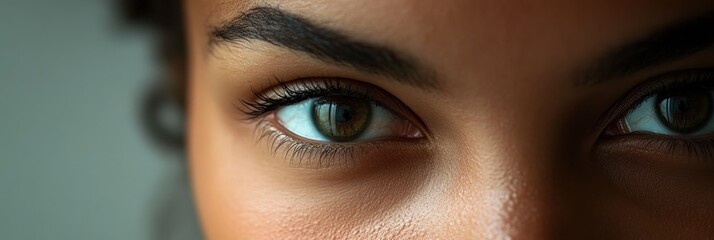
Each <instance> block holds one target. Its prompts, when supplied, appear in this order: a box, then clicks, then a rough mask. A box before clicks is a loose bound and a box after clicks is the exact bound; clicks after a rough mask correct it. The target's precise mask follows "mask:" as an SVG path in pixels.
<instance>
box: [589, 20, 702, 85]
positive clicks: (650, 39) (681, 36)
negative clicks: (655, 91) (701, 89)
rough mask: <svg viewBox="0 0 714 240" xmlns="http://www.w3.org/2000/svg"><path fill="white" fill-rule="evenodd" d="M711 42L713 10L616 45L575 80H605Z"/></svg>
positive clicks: (696, 49) (678, 57)
mask: <svg viewBox="0 0 714 240" xmlns="http://www.w3.org/2000/svg"><path fill="white" fill-rule="evenodd" d="M712 45H714V11H710V12H708V13H707V14H704V15H701V16H698V17H695V18H693V19H689V20H685V21H682V22H679V23H676V24H674V25H672V26H669V27H665V28H663V29H662V30H659V31H654V33H653V34H650V35H649V36H647V37H645V38H643V39H641V40H637V41H634V42H631V43H629V44H626V45H624V46H623V47H620V48H616V49H615V50H614V51H611V52H609V53H607V54H605V55H604V57H602V58H600V60H598V61H597V62H596V63H595V64H593V65H592V66H591V67H589V68H587V70H586V71H585V73H584V74H583V75H582V78H580V79H579V80H580V81H579V82H578V84H581V85H591V84H598V83H603V82H607V81H608V80H610V79H614V78H617V77H621V76H625V75H628V74H631V73H635V72H637V71H640V70H643V69H645V68H648V67H652V66H656V65H659V64H664V63H666V62H670V61H674V60H677V59H680V58H683V57H686V56H689V55H692V54H695V53H697V52H700V51H702V50H705V49H707V48H708V47H710V46H712Z"/></svg>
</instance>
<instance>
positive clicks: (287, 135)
mask: <svg viewBox="0 0 714 240" xmlns="http://www.w3.org/2000/svg"><path fill="white" fill-rule="evenodd" d="M276 82H277V86H275V87H273V88H270V89H268V90H265V91H256V90H254V91H253V92H254V95H255V96H254V98H252V99H244V100H241V103H242V104H241V106H238V108H239V110H241V111H242V112H243V113H245V114H246V115H247V116H248V120H251V121H255V122H257V124H256V135H257V138H258V141H264V142H267V143H268V145H269V146H270V148H271V151H272V152H273V153H274V154H275V153H278V152H281V153H282V154H283V157H284V158H285V159H287V160H288V161H289V162H290V163H291V165H297V166H303V167H310V168H323V167H331V166H340V165H345V164H347V165H355V164H357V163H356V161H357V160H356V159H357V158H359V157H360V156H357V154H356V153H359V155H368V154H369V152H368V151H372V152H374V151H379V149H388V148H389V147H390V146H393V145H395V144H396V145H398V144H402V145H404V144H413V143H415V141H417V140H420V139H423V138H424V137H425V135H424V132H425V131H424V127H423V124H421V122H420V121H419V120H418V118H416V115H414V114H413V113H412V112H411V111H410V110H409V109H408V108H407V107H406V106H405V105H404V104H403V103H401V102H400V101H399V100H397V99H396V98H395V97H393V96H392V95H391V94H389V93H387V92H386V91H384V90H382V89H380V88H378V87H376V86H372V85H369V84H366V83H358V82H356V81H353V80H348V79H337V78H315V79H312V78H306V79H298V80H293V81H289V82H283V81H280V80H278V81H276Z"/></svg>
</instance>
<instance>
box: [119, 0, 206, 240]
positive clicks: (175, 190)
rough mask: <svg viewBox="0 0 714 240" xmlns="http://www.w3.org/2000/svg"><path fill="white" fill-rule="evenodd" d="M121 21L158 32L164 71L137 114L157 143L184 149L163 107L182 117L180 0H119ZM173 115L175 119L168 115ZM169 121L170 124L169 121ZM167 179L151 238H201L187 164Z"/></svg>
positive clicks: (183, 63)
mask: <svg viewBox="0 0 714 240" xmlns="http://www.w3.org/2000/svg"><path fill="white" fill-rule="evenodd" d="M118 4H119V5H120V6H119V7H120V9H121V10H122V18H123V19H122V20H123V22H124V23H127V24H130V25H133V26H137V27H142V28H149V29H150V30H151V31H153V32H155V33H157V34H158V35H157V36H156V37H157V38H156V40H157V42H155V49H157V50H158V52H157V56H158V57H159V60H160V62H161V63H162V64H163V67H164V69H165V71H164V72H163V74H162V75H161V77H160V78H159V79H158V81H156V82H155V83H154V85H152V87H151V88H150V89H149V90H148V91H147V92H146V95H145V98H144V101H143V106H142V111H141V118H142V121H143V123H144V126H145V132H147V133H148V134H149V135H150V137H151V138H152V139H154V140H155V142H157V143H159V145H160V146H164V147H168V148H169V149H170V150H178V151H182V150H183V149H184V143H185V141H184V134H183V126H182V125H183V124H178V126H176V125H177V124H167V122H166V121H165V120H166V116H165V114H163V113H165V111H164V110H166V108H172V109H173V110H174V111H175V112H178V113H179V115H180V116H178V117H177V116H169V117H173V118H179V121H181V120H183V114H184V109H185V105H186V71H185V69H186V46H185V36H184V26H183V12H182V2H181V0H143V1H142V0H119V2H118ZM171 120H176V119H171ZM172 125H173V126H172ZM179 165H180V169H181V170H180V171H178V172H177V174H176V175H174V176H172V177H170V178H168V179H166V181H168V182H165V183H164V184H163V185H162V187H161V189H160V193H159V194H157V196H156V197H158V199H156V205H155V208H154V210H155V212H153V217H154V221H153V222H154V225H153V232H152V236H153V239H200V238H201V236H200V235H201V233H200V229H199V228H198V222H197V218H196V215H195V211H194V209H193V202H192V198H191V191H190V186H189V184H188V179H187V174H185V170H186V169H185V167H186V165H185V164H183V163H180V164H179Z"/></svg>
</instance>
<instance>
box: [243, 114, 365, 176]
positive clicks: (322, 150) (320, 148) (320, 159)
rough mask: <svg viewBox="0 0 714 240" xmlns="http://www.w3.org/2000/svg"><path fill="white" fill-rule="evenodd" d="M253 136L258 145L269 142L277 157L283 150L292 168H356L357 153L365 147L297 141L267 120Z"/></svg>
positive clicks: (272, 152) (257, 128)
mask: <svg viewBox="0 0 714 240" xmlns="http://www.w3.org/2000/svg"><path fill="white" fill-rule="evenodd" d="M258 133H260V134H258ZM253 135H254V136H256V143H258V142H260V141H263V140H265V141H267V142H268V146H269V148H270V151H271V154H273V155H276V154H278V152H280V151H281V150H282V151H283V152H284V156H283V157H284V159H286V160H287V161H288V162H289V164H290V166H294V167H303V168H329V167H339V166H344V165H350V166H356V165H357V162H356V161H355V153H356V152H359V150H360V149H363V148H364V147H365V146H361V145H360V146H358V145H355V144H316V143H310V142H306V141H300V140H296V139H293V138H292V137H290V136H288V135H286V134H284V133H283V132H282V131H280V130H278V129H276V128H275V126H273V124H272V123H271V121H270V120H269V119H265V118H264V119H261V120H260V121H259V122H258V123H257V127H256V128H255V132H254V133H253ZM363 144H364V143H363ZM340 160H341V161H340Z"/></svg>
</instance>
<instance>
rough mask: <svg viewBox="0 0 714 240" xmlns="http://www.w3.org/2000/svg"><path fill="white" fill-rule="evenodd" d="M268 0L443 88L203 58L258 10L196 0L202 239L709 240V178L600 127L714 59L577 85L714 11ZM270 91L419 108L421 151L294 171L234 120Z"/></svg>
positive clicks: (252, 58)
mask: <svg viewBox="0 0 714 240" xmlns="http://www.w3.org/2000/svg"><path fill="white" fill-rule="evenodd" d="M259 2H260V3H261V4H262V5H263V6H265V5H279V7H280V9H282V10H284V11H289V12H291V13H294V14H297V15H300V16H303V17H305V18H306V19H309V20H310V21H313V22H315V23H319V24H321V25H323V26H326V27H329V28H331V29H337V30H339V31H340V32H342V33H344V34H345V35H349V36H351V37H353V38H356V39H359V40H362V41H366V42H370V43H378V44H380V45H383V46H389V47H390V48H393V49H397V50H398V51H399V52H402V53H406V54H408V55H409V56H412V57H413V58H414V59H416V60H418V61H419V62H420V63H423V64H424V65H425V66H427V67H429V68H431V69H433V70H434V73H435V79H436V80H437V81H438V83H439V88H438V90H426V89H421V88H417V87H413V86H409V85H405V84H401V83H397V82H394V81H386V80H384V78H385V77H383V76H375V75H371V74H368V73H363V72H360V71H358V70H355V69H352V68H348V67H343V66H337V65H331V64H326V63H324V62H322V61H319V60H317V59H314V58H311V57H309V56H307V55H304V54H301V53H297V52H295V51H291V50H286V49H285V48H280V47H276V46H273V45H270V44H265V43H262V42H260V41H253V42H251V43H244V44H236V45H230V46H224V47H219V48H214V49H209V48H210V46H209V45H208V44H206V43H207V42H208V40H209V39H208V32H210V28H209V27H213V26H216V25H218V24H220V23H223V22H225V21H227V20H229V19H231V18H233V17H235V16H236V15H237V14H239V13H240V12H242V11H245V10H246V9H249V8H251V7H254V6H255V5H254V3H251V2H246V1H231V0H224V1H218V0H213V1H208V0H201V1H199V0H187V1H186V2H185V4H186V12H185V14H186V15H185V16H186V23H187V36H188V50H189V51H188V52H189V58H188V67H189V68H188V72H189V75H188V76H189V85H188V89H189V92H188V93H189V98H188V107H189V111H188V112H189V118H188V123H189V124H188V130H189V131H188V132H189V138H188V139H189V142H188V147H189V153H190V169H191V177H192V180H193V187H194V192H195V196H196V199H197V205H198V209H199V213H200V218H201V222H202V226H203V230H204V233H205V235H206V237H207V238H208V239H239V238H252V239H291V238H312V239H334V238H339V239H341V238H349V239H385V238H386V239H421V238H424V239H434V238H437V237H440V238H447V239H474V238H486V239H506V238H513V239H552V238H569V239H572V238H577V239H583V238H596V239H602V238H623V239H632V238H641V239H653V238H657V239H660V238H662V239H682V238H685V239H686V238H704V237H706V236H709V237H711V236H714V217H712V216H714V215H713V213H714V184H713V183H714V174H712V173H713V171H712V170H713V169H714V167H712V166H711V165H706V166H704V165H702V166H697V167H684V166H680V165H683V164H681V162H683V161H680V162H674V163H672V162H668V163H667V164H663V163H662V161H659V160H661V159H669V158H666V157H661V156H657V155H656V154H654V153H652V150H651V149H644V150H642V151H637V150H633V149H636V148H637V147H638V146H639V147H642V145H637V142H636V141H635V142H634V143H632V141H630V143H629V144H634V145H633V146H629V147H628V146H627V143H622V142H617V141H616V142H608V141H604V140H603V139H602V136H601V135H602V133H603V127H600V125H599V121H600V120H602V119H603V118H604V117H606V115H608V113H609V112H610V111H611V109H612V108H615V107H616V106H617V102H618V99H620V98H621V97H623V96H624V95H626V94H627V93H628V92H630V91H632V89H633V88H634V87H635V86H637V85H638V84H640V83H643V82H645V81H646V80H648V79H649V78H652V77H654V76H657V75H660V74H663V73H667V72H671V71H676V70H680V69H688V68H695V67H697V68H700V67H714V54H712V53H714V51H712V50H711V49H710V50H705V51H703V52H700V53H698V54H695V55H692V56H689V57H686V58H683V59H679V60H677V61H674V62H668V63H666V64H662V65H657V66H655V67H650V68H647V69H645V70H643V71H638V72H636V73H633V74H629V75H626V76H623V77H618V79H616V80H613V81H610V82H607V83H604V84H599V85H593V86H582V85H577V84H573V72H576V71H578V70H579V69H581V68H583V67H584V66H587V65H588V64H589V63H591V62H593V61H595V59H597V58H598V57H600V56H602V54H603V53H606V52H608V51H610V50H611V48H612V47H616V46H620V45H622V44H625V43H628V42H630V41H633V40H635V39H639V38H641V37H643V36H646V35H648V34H650V33H651V32H652V31H653V30H655V29H658V28H660V27H662V26H665V25H669V24H672V23H675V22H678V21H681V20H683V19H687V18H691V17H693V16H697V15H699V14H702V13H704V12H705V11H706V10H707V9H714V4H713V3H712V2H711V1H682V0H672V1H666V0H663V1H650V0H626V1H622V0H617V1H615V0H606V1H601V0H583V1H566V0H542V1H531V2H523V1H482V0H478V1H472V0H448V1H447V0H445V1H407V0H390V1H384V0H365V1H347V0H330V1H319V0H310V1H259ZM209 50H211V53H209ZM273 76H279V77H280V78H281V79H283V80H286V81H289V80H293V79H296V78H298V77H323V76H329V77H341V78H346V79H349V80H350V81H361V82H367V83H370V84H373V85H375V86H378V87H379V88H381V89H384V90H385V91H386V92H388V93H390V94H392V95H394V96H395V97H396V98H398V99H399V100H400V101H401V102H403V103H404V105H405V106H407V107H408V108H409V109H411V111H413V113H414V115H415V116H414V118H415V119H419V120H420V121H421V122H423V124H421V123H420V125H423V126H420V127H422V128H424V129H425V135H427V136H426V137H425V138H424V139H422V140H420V141H403V140H393V141H392V140H387V141H381V142H378V143H377V144H379V145H378V146H380V147H377V148H372V150H370V151H364V152H361V153H360V156H357V157H356V159H354V161H359V162H361V163H362V164H358V166H356V167H339V166H338V167H332V168H320V169H316V168H314V167H309V166H296V165H295V164H292V165H291V164H290V163H289V161H288V160H287V159H286V158H285V157H283V156H284V155H283V154H281V153H282V151H284V150H279V151H278V152H277V154H275V155H273V154H271V150H272V149H271V148H270V146H269V144H268V143H267V142H266V141H265V140H260V141H256V139H257V138H256V137H255V135H254V134H255V133H254V132H255V130H256V128H257V123H256V122H247V121H241V120H237V119H240V118H242V117H245V115H244V114H243V113H242V112H241V111H238V110H237V109H235V108H234V107H233V105H234V104H235V103H236V102H237V101H239V100H240V99H251V98H254V96H253V95H252V93H251V90H250V88H251V86H253V87H255V88H257V89H265V88H268V87H270V86H273V85H275V81H274V80H273V78H272V77H273ZM615 120H616V118H614V119H610V122H612V121H615ZM680 155H681V154H680ZM298 165H299V164H298ZM671 165H675V166H671Z"/></svg>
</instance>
